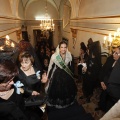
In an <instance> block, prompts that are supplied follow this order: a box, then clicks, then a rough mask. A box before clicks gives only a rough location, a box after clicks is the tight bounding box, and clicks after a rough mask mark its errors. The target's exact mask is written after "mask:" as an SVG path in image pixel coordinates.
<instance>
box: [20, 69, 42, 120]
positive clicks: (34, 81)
mask: <svg viewBox="0 0 120 120" xmlns="http://www.w3.org/2000/svg"><path fill="white" fill-rule="evenodd" d="M34 70H35V72H37V71H38V70H37V69H36V68H35V67H34ZM18 77H19V80H20V81H21V82H22V83H23V84H24V98H25V99H26V98H28V97H30V96H31V95H32V92H33V91H37V92H41V80H40V79H38V78H37V76H36V74H32V75H29V76H26V74H25V73H24V72H23V71H22V70H21V69H19V76H18ZM26 113H27V116H28V118H29V119H30V120H40V119H41V117H42V115H43V112H42V111H41V109H40V108H39V106H29V107H26Z"/></svg>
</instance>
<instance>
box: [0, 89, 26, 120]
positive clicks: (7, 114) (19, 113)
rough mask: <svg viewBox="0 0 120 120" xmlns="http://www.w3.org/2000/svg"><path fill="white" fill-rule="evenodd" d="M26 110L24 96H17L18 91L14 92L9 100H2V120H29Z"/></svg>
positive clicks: (0, 111) (0, 107)
mask: <svg viewBox="0 0 120 120" xmlns="http://www.w3.org/2000/svg"><path fill="white" fill-rule="evenodd" d="M24 108H25V107H24V100H23V97H22V94H16V90H14V92H13V94H12V95H11V96H10V97H9V98H8V99H7V100H5V99H2V98H0V119H1V120H27V118H26V116H25V114H24V112H25V109H24Z"/></svg>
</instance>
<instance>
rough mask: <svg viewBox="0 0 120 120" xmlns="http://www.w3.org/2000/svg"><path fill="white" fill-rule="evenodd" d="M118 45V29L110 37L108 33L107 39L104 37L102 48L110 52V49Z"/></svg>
mask: <svg viewBox="0 0 120 120" xmlns="http://www.w3.org/2000/svg"><path fill="white" fill-rule="evenodd" d="M118 44H120V28H118V29H117V31H116V32H115V33H114V35H112V34H111V33H109V35H108V37H107V36H104V42H103V48H104V49H106V50H109V52H111V47H117V46H118Z"/></svg>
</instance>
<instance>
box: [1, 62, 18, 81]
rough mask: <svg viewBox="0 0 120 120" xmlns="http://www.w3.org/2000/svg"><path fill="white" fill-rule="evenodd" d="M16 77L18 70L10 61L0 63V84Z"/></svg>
mask: <svg viewBox="0 0 120 120" xmlns="http://www.w3.org/2000/svg"><path fill="white" fill-rule="evenodd" d="M17 75H18V68H17V66H16V64H15V63H14V62H12V61H11V60H4V61H0V83H6V82H8V81H10V80H11V79H12V78H13V77H15V76H17Z"/></svg>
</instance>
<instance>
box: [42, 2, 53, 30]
mask: <svg viewBox="0 0 120 120" xmlns="http://www.w3.org/2000/svg"><path fill="white" fill-rule="evenodd" d="M45 11H46V12H45V17H44V19H41V20H40V22H41V24H40V29H41V30H42V31H46V30H52V31H54V29H55V28H54V27H55V24H54V23H53V19H50V18H49V16H48V8H47V0H46V6H45Z"/></svg>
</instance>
